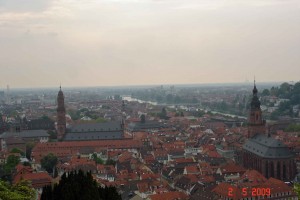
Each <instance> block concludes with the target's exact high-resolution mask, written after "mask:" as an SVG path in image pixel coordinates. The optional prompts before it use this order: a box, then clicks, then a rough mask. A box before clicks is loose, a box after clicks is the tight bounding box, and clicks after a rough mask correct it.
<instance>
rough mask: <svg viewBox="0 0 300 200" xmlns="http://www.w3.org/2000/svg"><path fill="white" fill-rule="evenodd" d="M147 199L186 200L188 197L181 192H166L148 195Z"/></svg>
mask: <svg viewBox="0 0 300 200" xmlns="http://www.w3.org/2000/svg"><path fill="white" fill-rule="evenodd" d="M149 198H150V199H151V200H176V199H180V200H188V199H189V196H188V195H186V194H185V193H183V192H166V193H162V194H154V195H150V196H149Z"/></svg>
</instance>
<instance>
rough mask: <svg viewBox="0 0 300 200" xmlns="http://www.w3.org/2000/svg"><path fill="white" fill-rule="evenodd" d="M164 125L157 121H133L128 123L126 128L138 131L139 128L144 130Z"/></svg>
mask: <svg viewBox="0 0 300 200" xmlns="http://www.w3.org/2000/svg"><path fill="white" fill-rule="evenodd" d="M164 127H166V126H165V125H164V124H162V123H160V122H158V121H145V122H144V123H142V122H134V123H130V124H128V129H129V130H131V131H140V130H146V129H159V128H164Z"/></svg>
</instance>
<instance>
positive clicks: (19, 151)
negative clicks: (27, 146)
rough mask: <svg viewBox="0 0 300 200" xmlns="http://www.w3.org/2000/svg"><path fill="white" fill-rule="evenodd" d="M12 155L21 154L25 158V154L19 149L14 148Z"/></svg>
mask: <svg viewBox="0 0 300 200" xmlns="http://www.w3.org/2000/svg"><path fill="white" fill-rule="evenodd" d="M10 153H19V154H20V155H21V156H25V153H24V152H23V151H22V150H21V149H18V148H13V149H12V150H11V151H10Z"/></svg>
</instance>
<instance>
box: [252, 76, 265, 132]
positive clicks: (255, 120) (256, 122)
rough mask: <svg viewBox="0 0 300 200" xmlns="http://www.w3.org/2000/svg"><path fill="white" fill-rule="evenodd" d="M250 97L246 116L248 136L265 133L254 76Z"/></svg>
mask: <svg viewBox="0 0 300 200" xmlns="http://www.w3.org/2000/svg"><path fill="white" fill-rule="evenodd" d="M252 93H253V95H252V99H251V103H250V112H249V118H248V137H252V136H254V135H256V134H257V133H265V132H266V129H265V120H263V118H262V111H261V108H260V101H259V98H258V95H257V93H258V90H257V88H256V81H255V78H254V86H253V90H252Z"/></svg>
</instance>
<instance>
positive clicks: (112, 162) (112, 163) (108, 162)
mask: <svg viewBox="0 0 300 200" xmlns="http://www.w3.org/2000/svg"><path fill="white" fill-rule="evenodd" d="M105 165H113V166H115V165H116V161H114V160H112V159H108V160H106V163H105Z"/></svg>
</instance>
